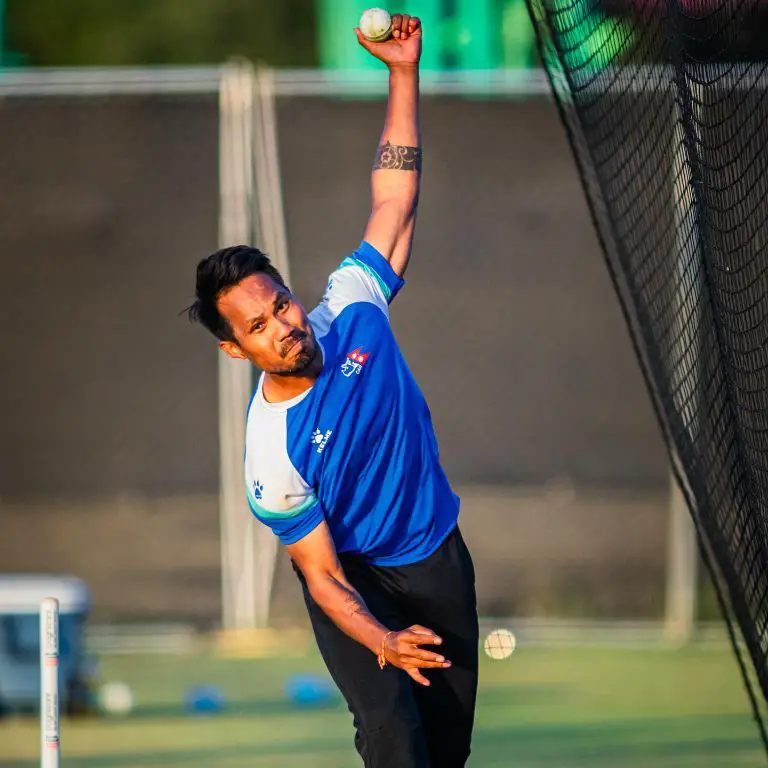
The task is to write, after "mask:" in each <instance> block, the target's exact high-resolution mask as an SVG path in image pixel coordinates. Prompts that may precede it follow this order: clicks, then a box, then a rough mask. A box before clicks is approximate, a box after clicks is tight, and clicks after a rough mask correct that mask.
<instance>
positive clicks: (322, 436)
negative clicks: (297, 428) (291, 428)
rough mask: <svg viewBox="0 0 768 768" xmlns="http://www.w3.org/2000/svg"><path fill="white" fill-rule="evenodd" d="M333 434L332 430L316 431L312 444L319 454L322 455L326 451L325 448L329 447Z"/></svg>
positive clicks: (313, 434)
mask: <svg viewBox="0 0 768 768" xmlns="http://www.w3.org/2000/svg"><path fill="white" fill-rule="evenodd" d="M332 434H333V430H332V429H327V430H326V431H325V432H322V431H321V430H319V429H316V430H315V431H314V432H313V433H312V443H313V444H314V445H315V446H316V450H317V452H318V453H322V452H323V451H324V450H325V446H326V445H328V441H329V440H330V439H331V435H332Z"/></svg>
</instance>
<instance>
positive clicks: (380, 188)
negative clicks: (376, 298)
mask: <svg viewBox="0 0 768 768" xmlns="http://www.w3.org/2000/svg"><path fill="white" fill-rule="evenodd" d="M355 32H356V33H357V39H358V40H359V42H360V45H362V46H363V48H365V49H366V50H367V51H368V52H369V53H370V54H371V55H373V56H375V57H376V58H377V59H380V60H381V61H383V62H384V63H385V64H386V65H387V66H388V67H389V98H388V100H387V114H386V119H385V121H384V130H383V131H382V134H381V139H380V141H379V146H378V149H377V150H376V158H375V160H374V164H373V171H372V173H371V195H372V209H371V217H370V219H369V220H368V226H367V228H366V230H365V235H364V239H365V240H367V241H368V242H369V243H370V244H371V245H372V246H373V247H374V248H376V249H377V250H378V251H379V252H380V253H381V254H383V256H384V258H386V259H387V261H389V263H390V264H391V265H392V269H393V270H394V271H395V272H396V273H397V274H398V275H399V276H401V277H402V275H403V273H404V272H405V270H406V267H407V266H408V260H409V259H410V257H411V245H412V243H413V233H414V230H415V227H416V209H417V206H418V203H419V189H420V186H421V126H420V122H419V59H420V57H421V22H420V21H419V19H418V18H417V17H415V16H408V15H406V14H393V16H392V37H391V38H390V39H389V40H387V41H385V42H382V43H373V42H370V41H368V40H366V39H365V38H364V37H363V35H362V33H361V32H360V30H359V29H356V30H355Z"/></svg>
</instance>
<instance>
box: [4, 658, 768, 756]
mask: <svg viewBox="0 0 768 768" xmlns="http://www.w3.org/2000/svg"><path fill="white" fill-rule="evenodd" d="M322 670H323V668H322V663H321V661H320V659H319V657H317V656H316V655H314V654H313V655H309V656H307V657H305V658H300V659H296V658H292V659H264V660H224V659H219V658H215V657H213V656H211V655H208V654H200V655H186V656H160V655H156V656H111V657H105V658H104V659H103V661H102V678H103V679H104V680H120V681H124V682H127V683H128V684H129V685H130V686H131V687H132V689H133V692H134V695H135V697H136V709H135V711H134V713H133V714H132V715H131V716H129V717H127V718H124V719H99V718H90V719H83V720H66V719H65V720H63V721H62V765H63V766H64V768H110V767H111V766H120V767H121V768H129V767H130V768H133V767H134V766H135V767H136V768H139V766H141V768H151V767H152V766H185V768H215V767H218V766H220V767H221V768H235V766H250V767H252V768H267V766H270V768H288V766H297V767H298V766H301V767H302V768H346V767H347V766H349V767H350V768H352V766H359V765H360V762H359V759H358V757H357V755H356V753H355V752H354V749H353V746H352V728H351V717H350V715H349V714H348V713H347V711H346V709H345V707H344V705H343V704H342V703H339V704H337V705H336V706H333V707H329V708H325V709H314V710H312V709H298V708H296V707H295V706H292V705H291V704H290V703H289V702H288V701H287V700H286V698H285V696H284V694H283V684H284V681H285V679H286V677H287V676H288V675H290V674H293V673H297V672H320V671H322ZM196 683H213V684H216V685H218V686H220V687H221V689H222V690H223V691H224V692H225V694H226V695H227V697H228V705H229V706H228V709H227V711H226V712H224V713H220V714H218V715H215V716H209V717H199V716H198V717H196V716H190V715H188V714H186V713H184V711H183V707H182V700H183V695H184V691H185V689H186V688H187V687H188V686H189V685H192V684H196ZM38 739H39V732H38V724H37V721H36V720H35V719H34V718H31V717H30V718H14V719H10V720H6V721H3V722H0V766H2V768H30V767H31V766H35V765H39V758H38V757H37V754H38ZM765 764H766V759H765V753H764V752H763V751H762V749H761V745H760V742H759V739H758V735H757V729H756V726H755V724H754V723H753V721H752V718H751V716H750V712H749V708H748V703H747V698H746V694H745V692H744V690H743V688H742V685H741V681H740V678H739V676H738V672H737V668H736V664H735V662H734V660H733V657H732V654H731V652H730V650H729V649H727V648H722V649H711V648H710V649H704V648H699V649H696V648H689V649H685V650H679V651H670V650H656V651H630V650H600V649H584V650H576V649H573V650H549V649H540V648H537V649H526V648H519V649H518V650H517V651H516V652H515V653H514V654H513V655H512V656H511V657H510V658H509V659H507V660H505V661H497V662H492V661H490V660H487V659H484V661H483V665H482V670H481V686H480V694H479V701H478V709H477V727H476V731H475V741H474V749H473V757H472V760H471V761H470V765H472V766H505V767H506V766H508V767H509V768H568V767H569V766H575V767H577V768H580V767H581V766H584V767H586V766H589V767H590V768H593V767H598V766H599V767H600V768H603V767H605V768H608V766H610V767H611V768H651V766H652V767H653V768H667V767H669V768H672V766H675V768H677V767H680V768H688V767H693V766H696V768H715V766H717V767H718V768H748V767H749V768H752V767H756V766H764V765H765Z"/></svg>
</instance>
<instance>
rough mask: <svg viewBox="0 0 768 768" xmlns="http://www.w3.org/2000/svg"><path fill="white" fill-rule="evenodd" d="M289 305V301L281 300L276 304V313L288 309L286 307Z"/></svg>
mask: <svg viewBox="0 0 768 768" xmlns="http://www.w3.org/2000/svg"><path fill="white" fill-rule="evenodd" d="M290 303H291V302H290V299H281V300H280V301H279V302H278V305H277V311H278V312H282V311H283V310H284V309H288V305H289V304H290Z"/></svg>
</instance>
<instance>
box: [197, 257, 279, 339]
mask: <svg viewBox="0 0 768 768" xmlns="http://www.w3.org/2000/svg"><path fill="white" fill-rule="evenodd" d="M258 274H265V275H269V277H271V278H272V279H273V280H274V281H275V282H276V283H280V285H282V286H283V287H286V285H285V282H284V281H283V277H282V275H281V274H280V273H279V272H278V271H277V270H276V269H275V267H273V266H272V262H271V261H270V260H269V258H268V257H267V256H266V255H265V254H264V253H262V252H261V251H260V250H259V249H258V248H253V247H251V246H249V245H233V246H230V247H229V248H222V249H221V250H218V251H216V253H212V254H211V255H210V256H207V257H206V258H204V259H203V260H202V261H201V262H200V263H199V264H198V265H197V280H196V283H195V297H196V299H195V302H194V303H193V304H192V305H191V306H190V307H189V309H188V310H187V312H188V314H189V319H190V320H191V321H192V322H197V323H202V324H203V325H204V326H205V327H206V328H207V329H208V330H209V331H210V332H211V333H212V334H213V335H214V336H216V338H217V339H220V340H221V341H235V335H234V333H233V332H232V328H231V327H230V325H229V323H228V322H227V321H226V320H225V319H224V318H223V317H222V316H221V315H220V314H219V310H218V308H217V307H216V300H217V299H218V298H219V296H221V294H222V293H223V292H224V291H227V290H229V289H230V288H232V287H233V286H235V285H237V284H238V283H239V282H240V281H241V280H244V279H245V278H246V277H250V276H251V275H258Z"/></svg>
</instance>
